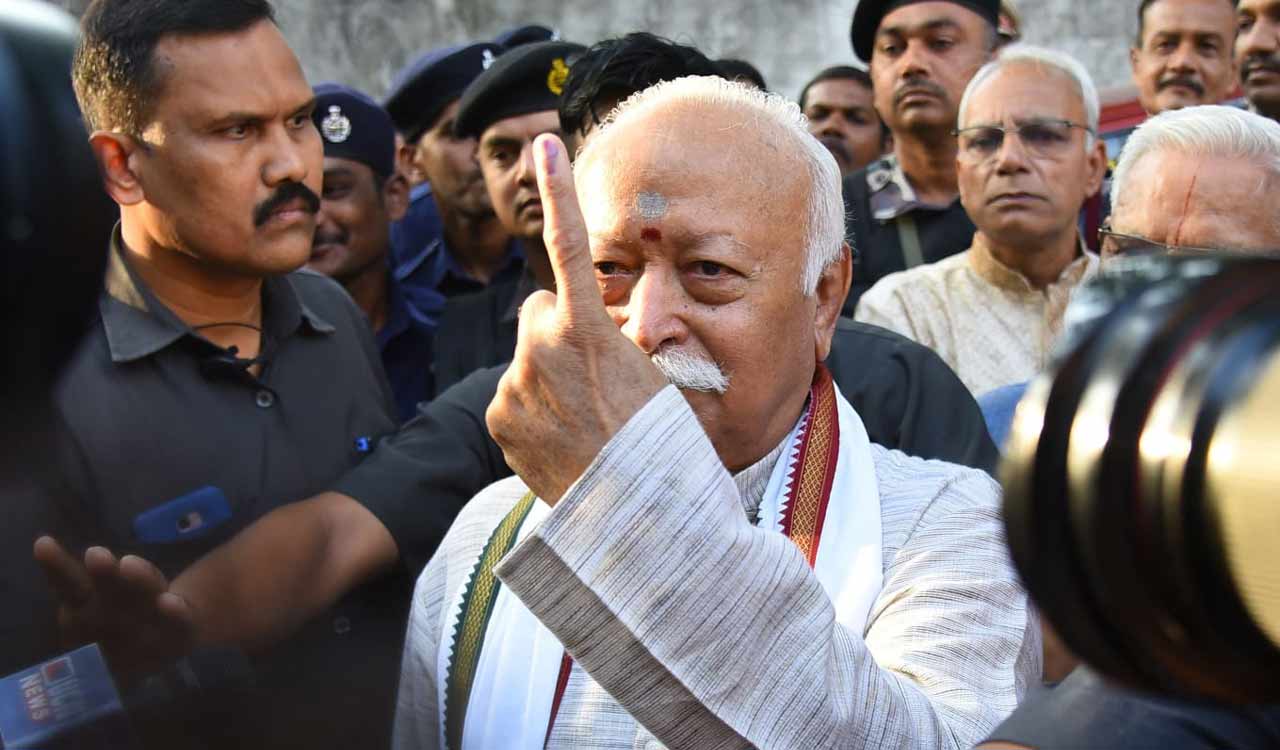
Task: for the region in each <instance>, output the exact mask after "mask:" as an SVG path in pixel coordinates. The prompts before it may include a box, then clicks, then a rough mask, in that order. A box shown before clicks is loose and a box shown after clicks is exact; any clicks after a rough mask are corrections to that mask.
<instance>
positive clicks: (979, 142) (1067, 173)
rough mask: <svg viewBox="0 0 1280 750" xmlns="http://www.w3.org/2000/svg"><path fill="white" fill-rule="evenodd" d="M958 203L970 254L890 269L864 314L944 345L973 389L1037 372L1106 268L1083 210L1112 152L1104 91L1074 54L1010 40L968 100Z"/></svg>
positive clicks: (963, 108)
mask: <svg viewBox="0 0 1280 750" xmlns="http://www.w3.org/2000/svg"><path fill="white" fill-rule="evenodd" d="M959 122H960V128H959V129H958V130H957V131H956V133H955V135H956V138H957V145H958V151H957V157H956V161H957V171H958V175H959V186H960V199H961V202H962V203H963V205H964V208H965V210H966V211H967V212H968V214H969V216H970V217H971V218H972V219H973V222H974V224H975V225H976V226H977V228H978V231H977V233H976V234H975V235H974V238H973V245H972V246H971V247H970V248H969V250H967V251H966V252H964V253H961V254H959V255H956V256H953V257H951V258H948V259H946V260H943V261H939V262H938V263H935V264H933V265H929V266H921V267H919V268H914V269H911V270H909V271H903V272H900V273H895V274H891V275H889V276H886V277H885V278H884V279H882V280H881V281H880V282H879V283H877V284H876V285H875V286H874V287H872V289H871V290H870V291H869V292H867V293H866V294H865V295H864V296H863V298H862V302H861V303H860V305H859V306H858V312H857V319H858V320H861V321H864V322H867V323H873V324H875V325H880V326H883V327H885V328H890V329H892V330H894V331H897V332H898V333H901V334H903V335H905V336H907V337H909V338H912V339H915V340H916V341H919V342H920V343H922V344H925V345H926V346H929V347H931V348H932V349H934V351H936V352H937V353H938V354H939V355H940V356H941V357H942V358H943V359H944V360H945V361H946V362H947V363H948V364H949V365H951V367H952V369H954V370H955V371H956V373H957V374H958V375H959V376H960V379H961V380H962V381H963V382H964V383H965V385H966V386H968V387H969V389H970V390H971V391H972V392H973V393H974V394H975V395H979V394H983V393H986V392H988V391H991V390H993V389H996V388H999V387H1001V386H1005V385H1009V384H1012V383H1020V382H1023V381H1025V380H1027V379H1028V378H1030V377H1031V376H1032V375H1034V374H1035V373H1036V372H1039V371H1040V369H1041V368H1042V366H1043V365H1044V364H1045V361H1046V359H1047V357H1048V354H1049V350H1050V347H1051V345H1052V344H1053V341H1054V339H1055V338H1057V335H1058V332H1059V331H1060V330H1061V327H1062V313H1063V311H1064V309H1065V308H1066V305H1067V301H1068V299H1069V298H1070V296H1071V291H1072V290H1073V289H1074V288H1075V287H1076V286H1077V285H1078V284H1080V283H1081V282H1083V281H1085V280H1087V279H1088V278H1089V277H1090V276H1092V275H1093V273H1094V272H1095V271H1096V269H1097V264H1098V258H1097V256H1095V255H1093V254H1091V253H1090V252H1088V250H1087V249H1086V248H1085V246H1084V244H1083V242H1082V241H1081V237H1080V233H1079V230H1078V229H1077V223H1076V217H1077V216H1078V215H1079V212H1080V207H1081V206H1082V205H1083V204H1084V202H1085V200H1086V199H1088V198H1089V196H1091V195H1093V194H1094V193H1096V192H1097V190H1098V188H1099V186H1100V185H1101V183H1102V179H1103V175H1104V173H1105V171H1106V151H1105V148H1104V146H1103V144H1102V143H1101V142H1099V140H1098V139H1097V137H1096V128H1097V123H1098V95H1097V91H1096V89H1095V88H1094V85H1093V82H1092V80H1091V79H1090V78H1089V74H1088V73H1087V72H1086V71H1085V70H1084V68H1083V67H1082V66H1081V65H1080V64H1079V63H1078V62H1076V61H1075V60H1073V59H1072V58H1070V57H1068V56H1066V55H1063V54H1061V53H1057V52H1052V51H1049V50H1042V49H1037V48H1033V47H1026V46H1023V47H1010V48H1008V49H1007V50H1006V51H1005V52H1003V53H1002V54H1001V56H1000V58H999V59H997V60H995V61H993V62H991V63H989V64H987V65H986V66H985V67H984V68H983V69H982V70H980V71H979V72H978V74H977V75H975V76H974V78H973V80H972V81H971V82H970V83H969V86H968V88H967V89H966V91H965V94H964V98H963V99H962V100H961V103H960V117H959Z"/></svg>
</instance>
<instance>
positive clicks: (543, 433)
mask: <svg viewBox="0 0 1280 750" xmlns="http://www.w3.org/2000/svg"><path fill="white" fill-rule="evenodd" d="M534 161H535V163H536V164H537V175H538V192H539V193H540V194H541V196H542V211H543V217H544V218H543V230H542V237H543V240H544V242H545V243H546V246H547V254H548V255H549V256H550V259H551V266H552V268H553V270H554V271H555V278H556V292H555V294H552V293H551V292H546V291H539V292H535V293H534V294H533V295H532V296H530V297H529V298H528V299H527V300H525V303H524V305H523V307H522V308H521V310H520V328H519V334H518V336H517V340H516V353H515V359H513V360H512V362H511V366H510V367H509V368H508V369H507V372H506V374H505V375H504V376H503V377H502V381H501V382H500V383H499V384H498V393H497V396H496V397H495V398H494V400H493V402H492V403H491V404H490V405H489V410H488V412H487V414H486V415H485V416H486V421H487V422H488V425H489V432H490V434H492V435H493V438H494V440H496V441H497V442H498V445H500V446H501V447H502V451H503V453H504V454H505V455H506V459H507V463H508V464H510V466H511V468H513V469H514V470H515V472H516V473H517V474H519V475H520V478H521V479H523V480H524V481H525V484H527V485H529V488H530V489H531V490H533V491H534V492H535V493H537V495H538V496H539V497H540V498H542V499H543V500H544V501H546V502H547V503H549V504H551V505H554V504H555V503H556V502H558V501H559V500H560V498H561V497H562V496H563V495H564V493H565V491H566V490H568V489H569V487H570V485H572V484H573V483H574V482H575V481H577V479H578V477H579V476H581V475H582V473H583V472H584V471H586V469H587V467H588V466H590V465H591V462H592V461H593V460H594V459H595V457H596V454H598V453H599V452H600V450H601V449H602V448H603V447H604V445H605V443H607V442H609V439H610V438H612V437H613V436H614V434H616V433H617V432H618V430H620V429H622V427H623V425H625V424H626V422H627V420H629V419H630V418H631V417H632V416H633V415H634V414H635V413H636V412H638V411H639V410H640V408H641V407H643V406H644V405H645V404H646V403H647V402H648V401H649V400H650V399H651V398H653V396H654V394H656V393H657V392H658V391H660V390H662V388H663V387H664V386H665V385H666V384H667V382H666V379H665V378H664V377H663V376H662V373H660V372H659V371H658V369H657V368H656V367H654V366H653V364H652V363H651V362H650V361H649V358H648V357H647V356H645V355H644V353H643V352H641V351H640V349H639V348H637V347H636V345H635V344H633V343H631V342H630V341H629V340H627V338H626V337H625V336H623V335H622V332H621V331H619V330H618V327H617V326H616V325H615V324H614V322H613V320H612V319H611V318H610V317H609V313H608V311H606V310H605V306H604V302H603V301H602V300H601V298H600V288H599V286H598V285H597V283H596V279H595V270H594V267H593V265H592V262H591V250H590V247H589V245H588V239H587V228H586V225H585V224H584V223H583V220H582V211H581V209H580V208H579V207H578V196H577V192H576V191H575V190H574V185H573V174H572V172H571V171H570V167H569V159H568V157H567V155H566V152H565V147H564V144H563V143H561V142H560V139H559V138H556V137H555V136H550V135H544V136H539V138H538V140H537V141H536V142H535V143H534Z"/></svg>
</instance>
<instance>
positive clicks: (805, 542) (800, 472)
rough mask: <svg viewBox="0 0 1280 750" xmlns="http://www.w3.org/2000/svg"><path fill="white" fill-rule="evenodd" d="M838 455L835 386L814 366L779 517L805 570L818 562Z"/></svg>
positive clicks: (838, 423)
mask: <svg viewBox="0 0 1280 750" xmlns="http://www.w3.org/2000/svg"><path fill="white" fill-rule="evenodd" d="M839 455H840V410H839V406H837V403H836V388H835V383H834V382H833V381H832V379H831V373H830V372H829V371H828V370H827V368H826V367H824V366H823V365H818V371H817V372H816V373H815V374H814V378H813V387H812V388H811V389H810V392H809V424H808V425H807V426H806V428H805V431H804V437H803V438H802V439H801V441H800V450H799V453H798V454H797V456H796V468H795V470H794V472H793V473H792V475H791V478H790V483H789V484H788V486H787V494H786V497H787V498H789V501H788V502H787V505H786V510H785V511H784V512H783V516H782V533H784V534H786V535H787V538H789V539H790V540H791V541H792V542H793V543H794V544H795V545H796V546H797V547H799V548H800V552H801V553H802V554H803V555H804V557H805V559H806V560H808V561H809V567H813V565H814V563H815V562H817V559H818V542H819V541H820V539H821V538H822V524H823V522H824V521H826V518H827V502H828V501H829V500H830V499H831V485H832V483H833V482H834V481H835V476H836V460H837V458H838V457H839ZM784 460H785V459H784Z"/></svg>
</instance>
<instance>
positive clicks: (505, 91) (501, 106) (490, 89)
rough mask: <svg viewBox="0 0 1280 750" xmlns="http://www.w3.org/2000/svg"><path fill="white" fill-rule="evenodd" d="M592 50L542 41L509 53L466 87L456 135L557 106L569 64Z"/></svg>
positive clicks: (476, 132) (478, 132)
mask: <svg viewBox="0 0 1280 750" xmlns="http://www.w3.org/2000/svg"><path fill="white" fill-rule="evenodd" d="M586 49H587V48H586V47H583V46H582V45H581V44H572V43H570V42H536V43H534V44H526V45H523V46H520V47H516V48H515V49H513V50H511V51H509V52H507V53H505V54H504V55H502V56H501V57H499V58H498V61H497V62H495V63H494V64H493V66H492V67H490V68H489V69H488V70H486V71H485V72H483V73H481V74H480V77H479V78H477V79H476V80H475V81H473V82H472V83H471V85H470V86H468V87H467V90H466V91H464V92H463V94H462V103H461V104H459V105H458V116H457V118H456V119H454V121H453V132H454V134H455V135H457V136H458V137H459V138H479V137H480V135H481V134H482V133H484V131H485V130H487V129H488V128H489V126H490V125H492V124H493V123H495V122H497V121H499V120H505V119H507V118H508V117H518V116H520V115H527V114H530V113H533V112H543V111H546V110H554V109H556V108H557V107H559V106H560V93H561V92H562V91H563V90H564V81H565V79H566V78H568V77H569V65H570V63H572V61H573V59H574V58H575V57H576V56H578V55H580V54H582V53H583V52H585V51H586Z"/></svg>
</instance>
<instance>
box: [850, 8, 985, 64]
mask: <svg viewBox="0 0 1280 750" xmlns="http://www.w3.org/2000/svg"><path fill="white" fill-rule="evenodd" d="M945 1H946V2H950V3H955V4H956V5H960V6H963V7H965V8H968V9H969V10H971V11H973V12H974V13H977V14H978V15H980V16H982V17H983V18H985V19H986V20H987V21H988V22H989V23H990V24H991V26H992V28H995V27H996V26H998V25H999V23H1000V0H945ZM920 2H925V0H861V1H860V2H859V3H858V7H857V9H856V10H854V11H853V28H851V29H850V30H849V36H850V38H851V39H852V40H853V51H854V52H855V53H856V54H857V55H858V58H859V59H860V60H862V61H863V62H871V52H872V50H874V49H875V42H876V31H878V30H879V29H880V21H881V19H883V18H884V17H885V16H887V15H889V13H890V12H892V11H895V10H897V9H898V8H901V7H902V6H904V5H911V4H913V3H920Z"/></svg>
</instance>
